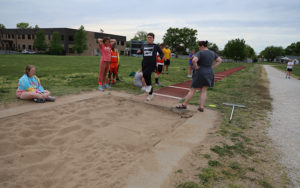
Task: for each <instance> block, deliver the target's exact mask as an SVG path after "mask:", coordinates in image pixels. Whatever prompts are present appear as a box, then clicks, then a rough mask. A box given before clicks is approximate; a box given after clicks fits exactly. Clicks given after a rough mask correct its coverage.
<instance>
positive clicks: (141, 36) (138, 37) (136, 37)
mask: <svg viewBox="0 0 300 188" xmlns="http://www.w3.org/2000/svg"><path fill="white" fill-rule="evenodd" d="M147 34H148V33H147V32H146V31H138V32H137V33H136V34H135V35H134V37H133V38H132V39H131V40H141V41H147Z"/></svg>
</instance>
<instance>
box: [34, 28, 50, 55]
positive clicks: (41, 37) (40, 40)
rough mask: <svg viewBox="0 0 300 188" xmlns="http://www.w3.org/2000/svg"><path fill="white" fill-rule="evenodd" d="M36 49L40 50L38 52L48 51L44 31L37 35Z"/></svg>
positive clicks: (35, 40) (38, 32)
mask: <svg viewBox="0 0 300 188" xmlns="http://www.w3.org/2000/svg"><path fill="white" fill-rule="evenodd" d="M33 46H34V48H36V49H37V50H38V52H41V51H46V49H47V44H46V39H45V31H43V30H38V31H37V33H36V38H35V39H34V42H33Z"/></svg>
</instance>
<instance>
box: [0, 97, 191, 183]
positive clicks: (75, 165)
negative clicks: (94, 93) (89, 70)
mask: <svg viewBox="0 0 300 188" xmlns="http://www.w3.org/2000/svg"><path fill="white" fill-rule="evenodd" d="M185 121H186V119H185V118H181V117H180V115H179V114H176V113H174V112H171V111H166V110H163V109H161V108H158V107H155V106H152V105H147V104H143V103H138V102H133V101H129V100H126V99H124V98H120V97H114V96H109V95H106V96H104V95H103V96H101V97H96V98H90V99H87V100H83V101H78V102H73V103H69V104H63V105H59V106H54V107H51V108H48V109H43V110H37V111H33V112H27V113H23V114H19V115H15V116H11V117H7V118H2V119H0V166H1V169H0V187H32V188H33V187H64V188H66V187H123V185H124V183H126V180H127V177H128V176H129V175H130V174H132V173H133V172H134V162H135V161H137V160H138V159H139V158H140V157H141V156H142V155H144V153H145V152H146V151H149V150H151V149H152V148H153V147H154V146H155V145H157V144H158V143H160V141H161V140H163V139H164V137H166V135H168V134H172V132H173V131H174V130H176V129H177V128H178V127H180V126H181V125H183V123H184V122H185Z"/></svg>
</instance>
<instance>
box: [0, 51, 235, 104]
mask: <svg viewBox="0 0 300 188" xmlns="http://www.w3.org/2000/svg"><path fill="white" fill-rule="evenodd" d="M99 61H100V58H99V57H95V56H47V55H1V56H0V67H1V68H0V84H1V86H0V103H5V102H13V101H17V99H16V96H15V92H16V88H17V87H18V79H19V78H20V77H21V76H22V75H23V74H24V69H25V67H26V65H28V64H32V65H35V66H36V75H37V76H38V77H39V78H40V80H41V83H42V85H43V86H44V88H45V89H47V90H49V91H51V92H52V94H53V95H54V96H59V95H65V94H71V93H78V92H80V91H89V90H95V89H97V85H98V73H99ZM120 63H121V67H120V70H119V76H120V79H121V80H122V82H118V83H117V84H116V85H115V86H114V87H113V89H115V90H125V91H128V92H131V93H141V91H140V89H139V88H136V87H134V86H133V77H130V76H129V74H130V72H135V71H137V70H139V69H140V68H141V58H136V57H126V56H122V57H121V62H120ZM187 65H188V63H187V60H184V59H174V61H172V65H171V66H170V71H169V72H170V73H171V74H168V75H166V74H163V75H161V79H160V80H161V82H160V83H161V86H160V87H163V86H167V85H172V84H175V83H180V82H183V81H186V80H188V78H187V77H186V75H187ZM235 66H237V65H236V64H226V66H220V67H219V68H218V69H217V71H222V70H225V69H228V68H230V67H235ZM153 77H154V76H153ZM153 79H154V78H153Z"/></svg>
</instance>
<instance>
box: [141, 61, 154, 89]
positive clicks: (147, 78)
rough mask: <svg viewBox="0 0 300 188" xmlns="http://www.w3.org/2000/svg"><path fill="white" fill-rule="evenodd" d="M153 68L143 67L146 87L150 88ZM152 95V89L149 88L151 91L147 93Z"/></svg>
mask: <svg viewBox="0 0 300 188" xmlns="http://www.w3.org/2000/svg"><path fill="white" fill-rule="evenodd" d="M154 70H155V67H154V68H153V67H143V77H144V79H145V82H146V85H147V86H151V85H152V83H151V75H152V73H153V72H154ZM152 93H153V88H151V91H150V92H149V94H150V95H152Z"/></svg>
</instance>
